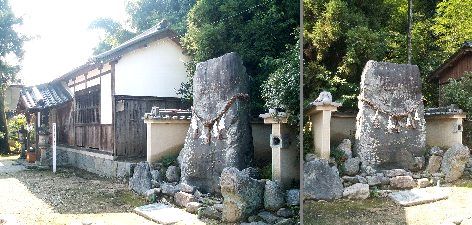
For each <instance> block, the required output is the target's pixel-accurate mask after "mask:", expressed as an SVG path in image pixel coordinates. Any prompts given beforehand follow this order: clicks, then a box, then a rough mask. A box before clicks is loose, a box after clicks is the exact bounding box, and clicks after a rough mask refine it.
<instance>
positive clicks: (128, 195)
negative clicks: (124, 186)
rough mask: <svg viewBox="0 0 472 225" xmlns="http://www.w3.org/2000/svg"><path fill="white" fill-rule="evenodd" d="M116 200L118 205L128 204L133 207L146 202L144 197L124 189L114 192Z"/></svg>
mask: <svg viewBox="0 0 472 225" xmlns="http://www.w3.org/2000/svg"><path fill="white" fill-rule="evenodd" d="M116 200H117V203H118V205H130V206H133V207H138V206H143V205H145V204H147V203H146V200H145V199H144V198H141V197H140V196H137V195H135V194H134V193H133V192H131V191H125V190H121V191H117V192H116Z"/></svg>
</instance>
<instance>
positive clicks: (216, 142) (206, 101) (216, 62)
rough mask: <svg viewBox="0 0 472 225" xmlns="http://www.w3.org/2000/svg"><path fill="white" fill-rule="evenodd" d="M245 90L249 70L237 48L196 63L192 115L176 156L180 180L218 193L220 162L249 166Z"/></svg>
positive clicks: (247, 105) (247, 112)
mask: <svg viewBox="0 0 472 225" xmlns="http://www.w3.org/2000/svg"><path fill="white" fill-rule="evenodd" d="M248 93H249V76H248V75H247V74H246V69H245V67H244V66H243V61H242V60H241V58H240V57H239V56H238V55H237V54H236V53H228V54H225V55H223V56H221V57H219V58H214V59H210V60H208V61H205V62H201V63H198V64H197V67H196V71H195V75H194V77H193V114H192V120H191V124H190V128H189V130H188V132H187V136H186V138H185V144H184V148H183V149H182V151H181V152H180V155H179V157H178V162H179V164H180V169H181V182H184V183H187V184H189V185H192V186H195V187H196V188H197V189H198V190H201V191H203V192H209V193H219V192H220V187H219V184H220V181H219V177H220V175H221V172H222V171H223V169H224V168H226V167H235V168H238V169H244V168H247V167H249V166H250V164H251V162H252V159H253V154H254V151H253V144H252V133H251V126H250V124H249V115H250V113H249V101H248Z"/></svg>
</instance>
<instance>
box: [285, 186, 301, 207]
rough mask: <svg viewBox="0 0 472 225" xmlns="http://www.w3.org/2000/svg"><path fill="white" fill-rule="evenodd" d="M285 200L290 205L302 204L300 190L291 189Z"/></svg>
mask: <svg viewBox="0 0 472 225" xmlns="http://www.w3.org/2000/svg"><path fill="white" fill-rule="evenodd" d="M285 200H286V202H287V205H288V206H295V205H300V190H299V189H290V190H287V193H286V194H285Z"/></svg>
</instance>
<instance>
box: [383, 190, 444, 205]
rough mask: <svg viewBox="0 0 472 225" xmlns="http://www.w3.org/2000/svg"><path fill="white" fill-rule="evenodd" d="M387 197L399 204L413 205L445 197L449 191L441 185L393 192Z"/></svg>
mask: <svg viewBox="0 0 472 225" xmlns="http://www.w3.org/2000/svg"><path fill="white" fill-rule="evenodd" d="M388 197H389V198H390V199H392V200H393V201H394V202H395V203H397V204H399V205H401V206H414V205H421V204H426V203H430V202H435V201H439V200H444V199H447V198H448V197H449V192H448V191H447V190H446V189H444V188H441V187H429V188H418V189H412V190H406V191H398V192H393V193H390V194H389V195H388Z"/></svg>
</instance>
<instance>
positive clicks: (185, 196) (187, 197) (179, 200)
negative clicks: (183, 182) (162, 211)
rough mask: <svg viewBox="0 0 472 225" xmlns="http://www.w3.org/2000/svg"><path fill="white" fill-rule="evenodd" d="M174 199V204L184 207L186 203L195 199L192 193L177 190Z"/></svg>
mask: <svg viewBox="0 0 472 225" xmlns="http://www.w3.org/2000/svg"><path fill="white" fill-rule="evenodd" d="M174 201H175V204H177V205H178V206H180V207H186V206H187V204H188V203H190V202H195V201H196V199H195V196H193V195H192V194H189V193H185V192H182V191H179V192H177V193H175V195H174Z"/></svg>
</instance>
